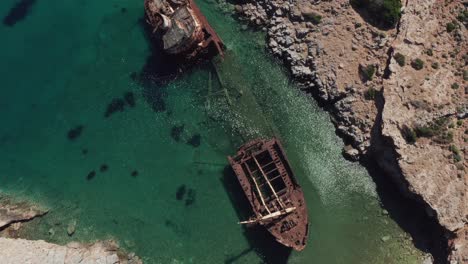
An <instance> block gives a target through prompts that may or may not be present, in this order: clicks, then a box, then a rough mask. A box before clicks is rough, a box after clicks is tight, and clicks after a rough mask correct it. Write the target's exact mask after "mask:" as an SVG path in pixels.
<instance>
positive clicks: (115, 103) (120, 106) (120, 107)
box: [104, 98, 125, 118]
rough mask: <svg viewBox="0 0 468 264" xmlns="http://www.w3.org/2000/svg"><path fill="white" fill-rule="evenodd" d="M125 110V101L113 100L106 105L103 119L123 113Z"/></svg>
mask: <svg viewBox="0 0 468 264" xmlns="http://www.w3.org/2000/svg"><path fill="white" fill-rule="evenodd" d="M124 109H125V101H124V100H123V99H120V98H114V99H112V101H111V102H110V103H109V104H108V105H107V109H106V113H105V114H104V117H106V118H107V117H109V116H111V115H112V114H114V113H116V112H123V111H124Z"/></svg>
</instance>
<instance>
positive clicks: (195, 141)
mask: <svg viewBox="0 0 468 264" xmlns="http://www.w3.org/2000/svg"><path fill="white" fill-rule="evenodd" d="M187 144H189V145H191V146H192V147H194V148H198V147H199V146H200V144H201V136H200V134H195V135H193V136H192V137H191V138H190V139H189V140H187Z"/></svg>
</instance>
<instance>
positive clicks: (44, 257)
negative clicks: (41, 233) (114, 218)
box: [0, 238, 142, 264]
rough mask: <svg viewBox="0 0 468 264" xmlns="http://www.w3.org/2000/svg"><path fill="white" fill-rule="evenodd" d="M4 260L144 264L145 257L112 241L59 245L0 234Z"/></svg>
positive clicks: (35, 263) (11, 263)
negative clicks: (137, 255) (127, 251)
mask: <svg viewBox="0 0 468 264" xmlns="http://www.w3.org/2000/svg"><path fill="white" fill-rule="evenodd" d="M0 251H1V252H2V257H1V262H2V264H16V263H30V264H43V263H56V264H62V263H63V264H75V263H76V264H78V263H96V264H97V263H102V264H141V263H142V261H141V260H140V259H139V258H138V257H136V256H135V255H134V254H128V255H127V254H124V253H122V252H119V251H118V246H117V244H116V243H115V242H113V241H103V242H96V243H94V244H89V245H85V244H78V243H71V244H68V245H65V246H59V245H55V244H51V243H47V242H45V241H42V240H37V241H31V240H25V239H9V238H0Z"/></svg>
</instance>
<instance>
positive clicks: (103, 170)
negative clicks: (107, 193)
mask: <svg viewBox="0 0 468 264" xmlns="http://www.w3.org/2000/svg"><path fill="white" fill-rule="evenodd" d="M108 169H109V166H107V164H102V165H101V167H100V168H99V171H100V172H106V171H107V170H108Z"/></svg>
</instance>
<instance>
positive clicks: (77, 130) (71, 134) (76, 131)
mask: <svg viewBox="0 0 468 264" xmlns="http://www.w3.org/2000/svg"><path fill="white" fill-rule="evenodd" d="M83 129H84V126H82V125H78V126H76V127H74V128H72V129H70V130H69V131H68V133H67V138H68V139H69V140H70V141H73V140H75V139H77V138H78V137H79V136H81V133H82V132H83Z"/></svg>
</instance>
